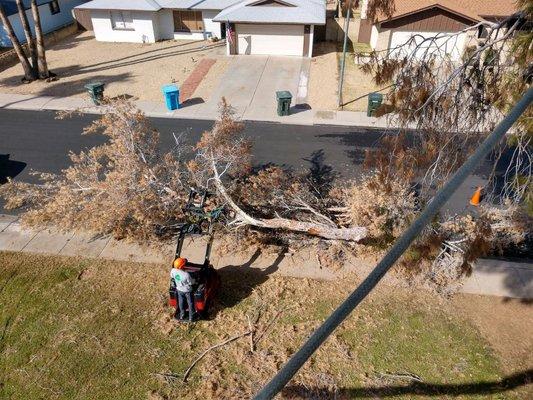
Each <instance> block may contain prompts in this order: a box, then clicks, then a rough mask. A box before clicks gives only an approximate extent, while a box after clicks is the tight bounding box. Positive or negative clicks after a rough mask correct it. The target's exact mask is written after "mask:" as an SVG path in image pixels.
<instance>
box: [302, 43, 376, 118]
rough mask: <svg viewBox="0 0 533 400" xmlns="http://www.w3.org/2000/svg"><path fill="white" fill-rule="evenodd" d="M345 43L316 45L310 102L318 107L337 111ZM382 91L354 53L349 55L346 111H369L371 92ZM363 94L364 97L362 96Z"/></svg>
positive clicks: (346, 68) (310, 86)
mask: <svg viewBox="0 0 533 400" xmlns="http://www.w3.org/2000/svg"><path fill="white" fill-rule="evenodd" d="M341 59H342V43H340V44H339V43H334V42H322V43H317V44H315V56H314V57H313V59H312V61H311V72H310V79H309V104H310V105H311V107H312V108H314V109H316V110H336V109H337V96H338V95H337V91H338V87H339V77H340V65H341ZM377 90H379V87H377V86H376V84H375V83H374V82H373V81H372V76H371V75H367V74H365V73H363V71H361V69H360V68H359V66H358V65H356V64H355V62H354V57H353V53H351V52H349V53H348V54H347V55H346V67H345V74H344V87H343V101H344V108H343V109H344V110H346V111H366V108H367V102H368V98H367V97H366V95H367V94H368V93H370V92H374V91H377ZM359 97H362V98H359Z"/></svg>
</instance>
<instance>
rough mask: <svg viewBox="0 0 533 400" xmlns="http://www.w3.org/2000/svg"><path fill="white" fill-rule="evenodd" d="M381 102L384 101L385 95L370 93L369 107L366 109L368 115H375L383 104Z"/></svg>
mask: <svg viewBox="0 0 533 400" xmlns="http://www.w3.org/2000/svg"><path fill="white" fill-rule="evenodd" d="M381 103H383V95H382V94H381V93H376V92H374V93H370V94H369V95H368V108H367V111H366V116H367V117H372V116H374V113H375V112H376V110H377V109H378V108H379V107H380V106H381Z"/></svg>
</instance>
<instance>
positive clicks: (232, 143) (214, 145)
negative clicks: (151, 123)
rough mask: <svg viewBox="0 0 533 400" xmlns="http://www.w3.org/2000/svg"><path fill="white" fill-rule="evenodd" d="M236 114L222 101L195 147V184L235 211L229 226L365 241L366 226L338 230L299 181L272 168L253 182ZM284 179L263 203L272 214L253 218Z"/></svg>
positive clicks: (339, 228) (253, 178) (245, 143)
mask: <svg viewBox="0 0 533 400" xmlns="http://www.w3.org/2000/svg"><path fill="white" fill-rule="evenodd" d="M233 114H234V112H233V110H232V108H231V107H230V106H229V105H228V104H227V103H226V101H225V100H224V99H223V101H222V103H221V117H220V119H219V120H218V121H217V122H216V123H215V125H214V127H213V129H212V130H211V131H206V132H204V134H203V135H202V138H201V140H200V142H199V143H198V144H197V146H196V150H197V154H196V157H195V159H194V160H193V161H192V162H191V163H190V170H191V171H192V172H193V175H194V179H195V181H197V182H201V183H202V184H203V185H204V187H208V188H209V187H210V185H211V184H212V185H213V186H214V188H215V189H216V192H217V193H218V195H219V197H220V200H221V201H222V202H224V204H225V205H226V207H227V208H228V209H230V210H231V211H232V212H233V214H234V215H233V216H234V218H233V219H232V220H231V221H229V222H228V225H229V226H233V227H240V226H241V227H242V226H252V227H256V228H261V229H268V230H285V231H291V232H299V233H303V234H306V235H310V236H318V237H321V238H324V239H331V240H347V241H359V240H361V239H363V238H364V237H365V236H366V234H367V229H366V228H365V227H359V226H348V227H344V226H339V225H338V224H337V223H336V222H335V221H334V220H333V219H332V218H330V217H329V216H328V215H326V214H325V213H323V212H321V210H320V209H319V208H317V207H316V206H315V204H313V200H317V199H318V197H317V196H316V195H313V194H312V193H311V191H310V190H308V189H306V188H304V185H302V183H301V182H299V181H295V182H294V183H292V184H288V181H287V179H286V178H284V177H283V173H282V171H281V170H280V169H275V168H270V169H267V170H265V171H262V172H260V173H259V174H257V175H256V176H255V177H250V176H249V175H248V176H247V172H248V170H249V160H250V157H251V156H250V144H249V142H248V141H247V140H246V139H245V138H244V137H243V135H242V125H241V123H240V122H237V121H235V119H234V115H233ZM283 180H284V181H285V183H286V185H285V187H280V188H277V189H276V190H272V196H271V195H270V194H269V195H267V201H266V202H264V201H263V199H261V198H259V199H261V200H260V201H261V203H262V204H261V208H262V210H261V211H262V212H263V213H265V211H267V210H266V208H268V209H270V212H271V214H272V215H267V216H264V217H261V216H258V215H257V214H255V212H254V209H253V207H252V206H253V203H254V201H256V200H255V199H254V197H255V196H256V195H257V194H258V193H261V192H262V193H263V194H265V189H266V187H267V185H269V184H270V183H273V182H275V181H277V182H281V181H283ZM246 186H248V188H246ZM237 187H240V188H241V189H242V190H241V192H240V199H241V200H242V199H244V201H243V202H239V201H238V199H237V197H234V192H238V190H239V189H236V188H237ZM254 189H258V190H259V191H258V192H256V191H255V190H254ZM247 201H248V204H247V203H246V202H247ZM315 203H316V202H315ZM247 206H248V209H247ZM283 214H284V215H286V216H284V215H283Z"/></svg>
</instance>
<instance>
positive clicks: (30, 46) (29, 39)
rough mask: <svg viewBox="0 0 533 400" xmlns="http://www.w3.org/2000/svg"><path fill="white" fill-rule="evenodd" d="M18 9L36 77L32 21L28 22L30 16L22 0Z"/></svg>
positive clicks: (19, 1)
mask: <svg viewBox="0 0 533 400" xmlns="http://www.w3.org/2000/svg"><path fill="white" fill-rule="evenodd" d="M17 9H18V12H19V17H20V22H21V23H22V28H23V29H24V35H25V36H26V43H27V44H28V50H29V52H30V58H31V66H32V67H33V70H34V75H35V78H37V49H36V48H35V40H33V35H32V33H31V28H30V23H29V22H28V16H27V15H26V10H25V9H24V4H23V3H22V0H17Z"/></svg>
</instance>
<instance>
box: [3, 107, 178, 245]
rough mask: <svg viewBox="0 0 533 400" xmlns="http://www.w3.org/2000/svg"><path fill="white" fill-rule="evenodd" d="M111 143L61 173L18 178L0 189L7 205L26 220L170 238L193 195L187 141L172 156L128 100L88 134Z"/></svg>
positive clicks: (109, 111) (125, 235)
mask: <svg viewBox="0 0 533 400" xmlns="http://www.w3.org/2000/svg"><path fill="white" fill-rule="evenodd" d="M95 133H99V134H103V135H104V136H106V137H107V138H108V141H107V142H106V143H105V144H103V145H100V146H96V147H93V148H91V149H90V150H87V151H82V152H81V153H80V154H73V153H71V154H70V159H71V161H72V165H71V166H70V167H69V168H67V169H66V170H64V171H62V172H61V173H60V174H58V175H52V174H43V173H36V175H37V176H38V177H39V178H40V180H41V183H40V184H38V185H34V184H28V183H23V182H17V181H11V182H10V183H8V184H6V185H4V186H2V187H0V195H2V196H3V197H4V198H5V199H6V201H7V204H6V207H7V208H8V209H9V208H17V207H21V206H24V207H26V208H27V211H26V212H25V213H24V214H23V216H22V220H23V222H25V223H27V224H29V225H32V226H43V225H45V226H46V225H54V226H57V227H59V228H62V229H75V230H76V229H82V230H90V231H94V232H96V233H99V234H112V235H113V236H115V237H117V238H134V239H135V240H138V241H141V242H142V241H146V240H150V239H154V238H160V237H161V235H163V236H164V235H165V232H167V233H170V232H169V231H168V229H169V228H171V227H172V226H173V225H174V224H175V223H176V222H177V221H178V220H179V219H180V218H181V217H182V211H181V207H182V205H183V202H184V200H185V196H186V195H187V193H188V188H187V186H186V182H187V180H186V178H187V177H186V176H185V175H184V171H185V169H184V167H183V166H182V164H181V163H180V161H179V160H180V152H181V151H182V150H183V146H182V145H181V144H180V142H179V140H178V138H176V146H175V148H174V149H173V150H172V151H171V152H169V153H166V154H161V153H160V151H159V149H158V143H159V140H158V139H159V134H158V133H157V132H156V131H154V130H153V129H152V128H151V127H150V126H149V123H148V120H147V118H146V117H145V116H144V114H142V113H141V112H140V111H139V110H137V109H136V108H134V107H133V106H132V105H131V104H130V103H128V102H123V101H119V102H115V103H112V104H109V105H108V106H107V107H106V110H105V112H104V114H103V115H102V117H101V118H100V119H98V120H96V121H95V122H94V123H92V124H91V125H90V126H89V127H87V128H86V129H85V131H84V134H95Z"/></svg>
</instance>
